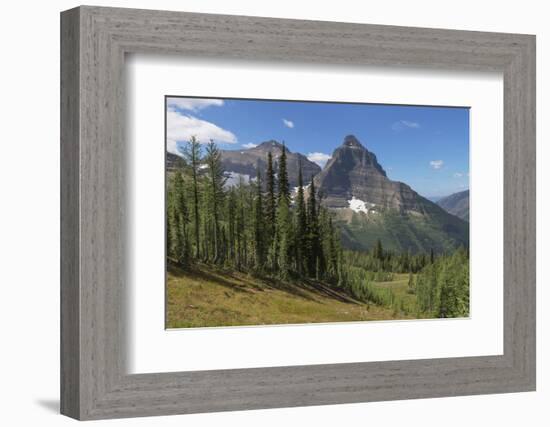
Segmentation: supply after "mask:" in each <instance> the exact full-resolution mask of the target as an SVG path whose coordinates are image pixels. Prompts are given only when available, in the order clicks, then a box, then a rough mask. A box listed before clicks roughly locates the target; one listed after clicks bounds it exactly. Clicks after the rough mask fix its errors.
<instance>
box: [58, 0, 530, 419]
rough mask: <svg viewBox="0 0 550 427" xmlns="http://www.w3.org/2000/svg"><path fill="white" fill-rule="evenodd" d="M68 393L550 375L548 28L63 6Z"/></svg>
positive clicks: (380, 394)
mask: <svg viewBox="0 0 550 427" xmlns="http://www.w3.org/2000/svg"><path fill="white" fill-rule="evenodd" d="M61 57H62V61H61V88H62V94H61V121H62V123H61V165H62V176H61V190H62V194H61V200H62V205H61V232H62V236H61V243H62V244H61V247H62V254H61V255H62V257H61V259H62V263H61V411H62V413H63V414H65V415H68V416H70V417H73V418H76V419H82V420H84V419H103V418H118V417H134V416H136V417H137V416H151V415H167V414H185V413H197V412H214V411H229V410H244V409H259V408H275V407H290V406H306V405H324V404H338V403H351V402H367V401H380V400H394V399H412V398H424V397H438V396H459V395H468V394H483V393H505V392H518V391H531V390H535V368H536V367H535V255H536V252H535V247H536V245H535V37H534V36H530V35H520V34H502V33H484V32H466V31H454V30H440V29H423V28H405V27H390V26H373V25H359V24H347V23H334V22H316V21H297V20H281V19H270V18H256V17H242V16H223V15H208V14H195V13H182V12H164V11H146V10H133V9H113V8H103V7H88V6H83V7H79V8H76V9H71V10H68V11H65V12H63V13H62V14H61Z"/></svg>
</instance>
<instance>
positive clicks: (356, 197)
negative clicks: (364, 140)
mask: <svg viewBox="0 0 550 427" xmlns="http://www.w3.org/2000/svg"><path fill="white" fill-rule="evenodd" d="M315 183H316V186H317V189H318V191H319V194H321V195H322V197H323V204H324V205H325V206H327V207H328V208H331V209H332V210H333V211H334V212H336V215H337V218H338V220H339V221H340V223H341V225H342V227H343V241H344V243H345V244H346V246H349V247H354V248H356V249H369V248H372V247H373V245H374V243H375V242H376V240H377V239H381V240H382V242H383V244H384V245H385V247H388V248H391V249H395V250H410V251H412V252H416V251H426V250H429V249H434V250H436V251H446V250H451V249H453V248H456V247H457V246H460V245H464V246H466V245H467V244H468V240H469V237H468V234H469V232H468V228H469V227H468V224H467V223H466V222H464V221H462V220H461V219H459V218H457V217H455V216H453V215H450V214H449V213H447V212H446V211H445V210H443V209H442V208H441V207H439V206H438V205H436V204H435V203H433V202H431V201H430V200H428V199H426V198H424V197H422V196H420V195H419V194H418V193H416V192H415V191H414V190H412V189H411V187H409V186H408V185H406V184H404V183H402V182H397V181H392V180H390V179H389V178H388V177H387V175H386V172H385V171H384V169H383V168H382V166H381V165H380V164H379V163H378V160H377V159H376V155H375V154H374V153H372V152H370V151H368V150H367V149H366V148H365V147H364V146H363V145H362V144H361V143H360V142H359V141H358V140H357V138H356V137H354V136H353V135H348V136H346V137H345V138H344V141H343V143H342V145H340V146H339V147H338V148H337V149H336V150H334V153H333V155H332V158H331V159H330V161H329V162H328V163H327V164H326V166H325V168H324V169H323V171H322V172H321V173H320V174H319V175H317V176H316V178H315Z"/></svg>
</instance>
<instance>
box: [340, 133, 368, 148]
mask: <svg viewBox="0 0 550 427" xmlns="http://www.w3.org/2000/svg"><path fill="white" fill-rule="evenodd" d="M342 145H344V146H346V147H357V148H363V149H364V148H365V147H363V145H362V144H361V143H360V142H359V140H358V139H357V138H356V137H355V135H346V137H345V138H344V142H343V143H342Z"/></svg>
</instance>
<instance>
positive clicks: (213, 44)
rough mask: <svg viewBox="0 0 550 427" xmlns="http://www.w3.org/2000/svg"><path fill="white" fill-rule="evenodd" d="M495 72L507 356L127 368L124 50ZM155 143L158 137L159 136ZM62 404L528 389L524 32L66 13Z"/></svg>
mask: <svg viewBox="0 0 550 427" xmlns="http://www.w3.org/2000/svg"><path fill="white" fill-rule="evenodd" d="M136 52H138V53H152V54H159V53H160V54H175V55H184V56H188V57H206V58H225V59H236V60H238V59H259V60H264V61H266V60H267V61H287V62H293V63H318V64H339V65H344V66H361V65H373V64H374V65H389V66H395V67H400V66H407V67H411V66H412V67H429V68H437V69H449V70H491V71H499V72H502V73H503V76H504V171H505V172H504V230H503V232H504V266H503V268H504V310H503V312H504V337H503V343H504V354H503V355H498V356H485V357H463V358H444V359H427V360H408V361H386V362H368V363H345V364H331V365H311V366H291V367H271V368H255V369H234V370H218V371H202V372H198V371H193V372H176V373H156V374H135V375H129V374H127V373H126V370H125V360H126V359H125V358H126V354H125V347H126V346H125V342H126V333H125V332H126V325H125V322H124V320H125V280H126V279H125V278H126V277H127V268H128V265H127V263H126V258H125V253H126V249H127V248H126V238H125V236H126V233H127V228H126V225H125V210H126V203H125V194H126V181H125V180H126V174H125V166H126V165H125V162H126V156H125V139H124V134H125V130H124V120H125V112H124V102H125V93H124V92H125V84H124V61H125V54H127V53H136ZM161 138H162V137H161ZM61 166H62V167H61V412H62V413H63V414H65V415H68V416H70V417H74V418H77V419H81V420H85V419H101V418H116V417H136V416H149V415H167V414H184V413H196V412H214V411H230V410H245V409H259V408H275V407H293V406H305V405H326V404H338V403H351V402H366V401H381V400H393V399H412V398H426V397H437V396H459V395H472V394H483V393H505V392H519V391H530V390H535V37H534V36H532V35H519V34H497V33H485V32H470V31H452V30H440V29H425V28H406V27H392V26H379V25H359V24H347V23H336V22H315V21H301V20H286V19H269V18H257V17H244V16H223V15H209V14H196V13H181V12H164V11H149V10H133V9H116V8H102V7H88V6H83V7H79V8H76V9H71V10H68V11H65V12H62V14H61Z"/></svg>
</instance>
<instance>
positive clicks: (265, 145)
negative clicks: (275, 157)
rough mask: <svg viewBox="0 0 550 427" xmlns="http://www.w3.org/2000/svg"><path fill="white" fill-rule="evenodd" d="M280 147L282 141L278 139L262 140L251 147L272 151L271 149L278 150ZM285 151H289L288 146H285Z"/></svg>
mask: <svg viewBox="0 0 550 427" xmlns="http://www.w3.org/2000/svg"><path fill="white" fill-rule="evenodd" d="M282 147H283V144H282V143H280V142H279V141H275V140H274V139H270V140H269V141H264V142H262V143H261V144H259V145H258V146H256V147H254V148H253V149H254V150H258V149H260V150H267V151H272V150H280V149H281V148H282ZM285 151H286V152H289V149H288V147H285Z"/></svg>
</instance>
